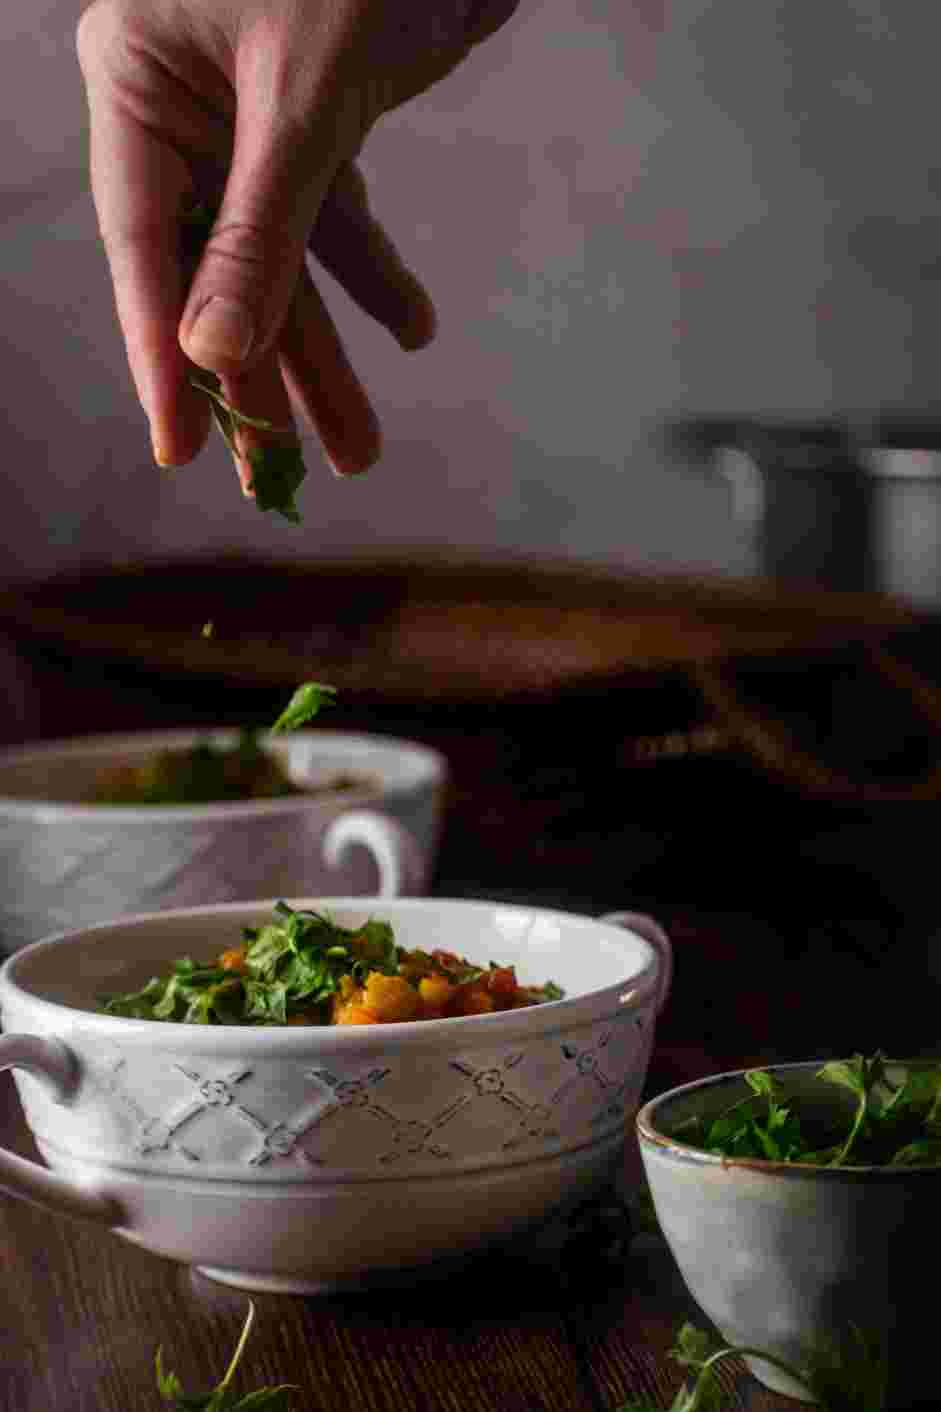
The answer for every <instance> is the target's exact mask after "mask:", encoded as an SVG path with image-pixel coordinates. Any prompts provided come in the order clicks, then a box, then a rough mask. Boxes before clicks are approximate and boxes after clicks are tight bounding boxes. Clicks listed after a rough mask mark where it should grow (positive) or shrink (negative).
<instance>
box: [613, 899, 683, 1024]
mask: <svg viewBox="0 0 941 1412" xmlns="http://www.w3.org/2000/svg"><path fill="white" fill-rule="evenodd" d="M598 920H599V922H611V923H613V924H614V925H615V926H616V927H626V928H627V929H628V930H629V931H632V932H636V933H637V935H638V936H640V937H643V939H644V941H647V942H649V943H650V945H651V946H652V947H653V949H654V951H655V952H656V953H657V971H658V986H657V1014H658V1015H659V1013H660V1011H661V1010H662V1009H663V1007H664V1005H665V1004H666V1002H667V996H668V995H669V994H670V986H671V985H672V984H673V947H672V946H671V944H670V938H669V937H668V936H667V934H666V932H665V931H664V930H663V928H662V927H661V926H660V924H659V922H655V921H654V919H653V917H647V916H645V915H644V913H643V912H606V913H605V914H604V916H603V917H599V918H598Z"/></svg>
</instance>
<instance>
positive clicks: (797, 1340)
mask: <svg viewBox="0 0 941 1412" xmlns="http://www.w3.org/2000/svg"><path fill="white" fill-rule="evenodd" d="M822 1062H823V1061H817V1062H814V1063H801V1064H781V1065H770V1066H769V1071H770V1072H771V1073H772V1074H775V1075H776V1076H777V1077H779V1078H780V1079H781V1081H782V1083H783V1084H785V1085H786V1087H787V1089H788V1091H789V1092H794V1093H797V1094H799V1095H800V1098H799V1104H800V1109H801V1111H802V1112H807V1111H808V1106H809V1105H810V1106H815V1107H816V1109H817V1111H818V1112H820V1113H821V1114H826V1113H839V1114H842V1115H845V1116H846V1117H847V1118H848V1116H849V1114H850V1113H851V1112H852V1111H853V1109H854V1100H853V1096H852V1094H851V1093H850V1092H849V1091H848V1090H846V1089H841V1088H839V1087H837V1086H835V1085H832V1084H825V1083H823V1082H822V1081H821V1080H819V1079H816V1078H815V1077H814V1075H815V1074H816V1073H817V1072H818V1070H819V1069H820V1067H821V1064H822ZM749 1093H751V1089H749V1088H748V1086H747V1085H746V1084H745V1082H744V1079H743V1077H742V1071H736V1072H734V1073H728V1074H718V1075H715V1076H713V1077H711V1078H707V1079H701V1080H698V1081H697V1082H695V1083H690V1084H684V1085H683V1086H682V1087H681V1088H676V1089H672V1090H670V1092H669V1093H665V1094H663V1095H661V1096H660V1097H659V1098H656V1099H654V1100H653V1101H652V1102H650V1103H647V1104H645V1105H644V1107H643V1108H642V1109H641V1111H640V1113H639V1115H638V1118H637V1131H638V1136H639V1139H640V1151H641V1157H642V1159H643V1165H644V1169H645V1172H646V1175H647V1180H648V1183H649V1186H650V1193H651V1196H652V1198H653V1203H654V1206H655V1208H656V1212H657V1218H658V1220H659V1223H660V1226H661V1228H662V1230H663V1233H664V1236H665V1237H666V1240H667V1243H668V1244H669V1246H670V1248H671V1250H672V1252H673V1254H674V1256H675V1258H676V1261H677V1264H678V1265H679V1268H680V1272H681V1274H682V1276H683V1278H684V1280H685V1282H686V1284H687V1286H688V1288H689V1290H690V1293H691V1294H692V1295H693V1297H694V1299H695V1300H696V1301H697V1303H698V1304H699V1305H700V1306H701V1307H702V1309H703V1311H704V1312H705V1314H706V1315H708V1317H709V1318H710V1319H711V1320H712V1322H713V1323H714V1324H715V1325H716V1327H717V1328H718V1329H719V1330H720V1332H721V1333H722V1335H723V1337H724V1338H725V1339H726V1340H727V1341H728V1342H729V1343H731V1344H738V1345H746V1346H750V1347H752V1348H755V1347H757V1348H764V1349H767V1350H768V1352H769V1353H778V1354H779V1355H780V1356H781V1357H783V1358H784V1359H785V1360H787V1361H788V1362H789V1363H790V1364H791V1365H792V1366H795V1365H796V1366H797V1367H801V1366H804V1365H803V1357H804V1354H805V1352H806V1351H808V1350H812V1349H814V1348H815V1347H818V1346H819V1344H820V1340H821V1338H826V1337H827V1336H831V1337H833V1338H836V1339H839V1338H840V1337H842V1336H845V1335H846V1333H847V1330H848V1328H849V1326H850V1325H851V1324H852V1323H856V1324H857V1325H858V1326H859V1328H860V1329H862V1330H864V1331H866V1333H867V1334H870V1335H871V1334H876V1335H878V1336H879V1337H880V1338H884V1339H885V1341H886V1343H887V1346H888V1355H889V1393H888V1400H887V1404H886V1405H887V1406H888V1407H890V1408H899V1409H901V1408H908V1407H912V1406H917V1405H922V1404H925V1405H931V1406H937V1405H938V1402H939V1396H938V1386H937V1372H936V1369H935V1368H934V1364H933V1359H932V1357H931V1352H932V1350H933V1349H934V1347H935V1343H936V1339H937V1334H936V1332H935V1325H936V1322H937V1318H936V1306H935V1304H934V1293H933V1283H931V1284H928V1283H926V1281H925V1279H923V1278H922V1275H924V1276H927V1278H928V1280H929V1281H930V1280H931V1276H932V1273H933V1270H934V1268H935V1261H936V1259H937V1256H938V1253H939V1239H938V1229H939V1223H938V1205H939V1200H941V1168H938V1167H933V1168H931V1167H923V1168H911V1167H909V1168H905V1167H855V1168H850V1167H844V1168H833V1167H819V1166H809V1165H808V1166H804V1165H803V1164H796V1163H786V1162H766V1161H758V1160H744V1159H734V1158H722V1157H719V1156H714V1155H711V1154H710V1153H707V1152H702V1151H700V1150H697V1149H696V1148H694V1147H690V1146H689V1145H688V1144H687V1143H685V1142H682V1141H678V1140H677V1139H676V1138H675V1137H673V1136H672V1134H673V1133H674V1132H675V1130H676V1128H677V1126H678V1125H679V1124H681V1123H683V1122H684V1121H685V1120H686V1119H688V1118H689V1117H691V1116H693V1115H694V1114H702V1115H705V1116H715V1115H716V1114H718V1113H719V1112H720V1111H722V1110H723V1109H725V1108H727V1107H728V1106H729V1105H730V1104H732V1103H733V1102H735V1101H736V1100H737V1099H739V1098H743V1097H745V1096H746V1095H747V1094H749ZM746 1361H747V1362H748V1365H749V1368H750V1369H751V1371H752V1373H753V1374H754V1375H755V1377H756V1378H758V1379H759V1381H760V1382H762V1383H764V1384H765V1385H766V1386H767V1387H769V1388H771V1389H772V1391H774V1392H779V1393H783V1394H785V1395H787V1396H790V1397H797V1398H800V1399H803V1400H808V1399H809V1397H810V1393H809V1391H808V1389H807V1387H806V1386H804V1385H803V1384H802V1383H798V1382H796V1381H794V1380H792V1379H790V1378H788V1377H786V1376H785V1375H784V1374H783V1373H781V1372H780V1371H779V1370H777V1369H776V1368H774V1366H773V1365H772V1364H770V1363H768V1362H765V1361H762V1360H760V1359H752V1358H750V1359H748V1360H746Z"/></svg>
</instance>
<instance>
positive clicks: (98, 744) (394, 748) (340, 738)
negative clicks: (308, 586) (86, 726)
mask: <svg viewBox="0 0 941 1412" xmlns="http://www.w3.org/2000/svg"><path fill="white" fill-rule="evenodd" d="M238 736H239V728H238V727H237V726H199V727H180V728H176V729H172V728H171V729H167V730H157V731H150V730H145V731H133V732H107V733H101V734H97V735H88V736H75V737H74V738H68V739H61V740H49V741H40V742H36V743H33V744H30V745H19V746H13V747H7V748H4V749H2V750H0V814H3V815H4V816H6V817H7V818H28V819H32V820H36V821H39V822H42V823H63V822H72V821H74V822H76V823H93V822H94V823H101V824H104V823H108V824H115V823H119V822H122V823H126V824H140V823H154V824H157V823H167V822H181V823H182V822H185V821H186V822H189V821H195V820H197V819H216V820H225V819H236V818H243V817H249V818H258V817H261V818H264V817H266V816H270V815H275V816H278V815H284V814H296V813H303V812H305V811H307V810H310V809H312V808H314V809H320V810H326V811H328V812H333V811H335V810H337V809H342V810H343V812H346V810H347V809H348V808H350V807H361V806H363V805H365V804H370V803H377V802H379V801H384V800H389V799H402V798H409V797H411V796H412V795H414V794H415V792H416V791H417V790H418V789H421V788H422V787H424V786H426V785H428V784H431V785H433V786H440V785H443V784H444V783H445V782H446V780H447V778H448V763H447V760H446V758H445V756H444V755H442V754H441V752H440V751H438V750H435V749H434V747H432V746H429V745H424V744H422V743H421V742H419V741H415V740H408V739H406V738H405V737H403V736H391V735H388V736H387V735H381V734H379V733H378V732H366V731H327V730H319V729H309V730H308V729H301V730H296V731H291V732H290V733H289V734H288V733H284V734H277V735H276V734H275V733H274V732H273V731H270V730H266V731H259V732H258V738H259V743H260V744H261V746H262V748H266V747H268V746H272V747H275V748H278V749H280V748H282V747H283V749H284V750H285V751H290V750H291V749H292V748H294V747H295V746H297V747H300V746H305V745H314V746H316V744H318V743H319V744H321V745H323V746H325V747H327V748H328V749H333V750H336V751H337V756H338V764H339V761H340V759H341V758H342V757H341V752H342V749H343V747H344V746H345V747H347V748H350V747H355V748H357V749H367V748H372V749H375V750H376V751H377V753H379V752H381V751H383V750H384V751H386V753H387V754H388V755H390V756H397V757H399V758H400V759H402V760H406V761H408V762H409V763H410V764H411V765H412V766H413V767H414V769H413V774H412V777H411V778H409V779H408V780H400V781H394V780H389V779H383V778H382V776H381V774H380V773H379V771H378V769H377V768H376V767H372V774H373V776H374V779H375V780H376V781H377V783H373V782H372V781H367V782H366V783H364V785H363V786H362V788H355V789H350V790H343V791H339V790H335V791H328V792H324V793H319V794H314V793H311V794H296V795H285V796H283V797H282V798H278V799H226V800H215V801H214V802H212V803H205V804H155V805H149V804H148V805H134V804H95V803H91V802H87V801H86V802H79V801H66V800H55V799H44V798H42V796H37V797H35V798H26V797H24V796H22V795H5V794H3V792H2V790H3V783H2V771H3V769H4V768H5V767H6V766H23V765H29V764H31V763H33V762H34V761H35V762H37V763H46V762H49V761H53V760H57V759H58V760H62V761H68V759H69V757H72V758H78V759H81V760H83V761H84V760H89V759H94V758H95V757H97V756H102V757H107V756H108V755H109V754H111V753H118V752H125V753H127V752H130V753H136V752H138V751H139V752H140V753H141V754H145V755H146V754H147V753H150V752H155V751H158V750H164V749H166V750H174V749H184V750H185V749H188V748H189V747H190V746H192V745H196V744H198V743H199V742H200V741H203V740H222V741H229V740H231V741H232V743H233V744H234V743H235V742H236V741H237V740H238ZM369 768H370V767H368V766H365V765H364V766H363V771H364V774H366V773H368V772H369Z"/></svg>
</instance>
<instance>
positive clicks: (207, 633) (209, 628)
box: [203, 618, 216, 637]
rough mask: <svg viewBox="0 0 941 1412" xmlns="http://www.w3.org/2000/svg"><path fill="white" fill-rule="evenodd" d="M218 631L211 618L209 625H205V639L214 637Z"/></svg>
mask: <svg viewBox="0 0 941 1412" xmlns="http://www.w3.org/2000/svg"><path fill="white" fill-rule="evenodd" d="M215 630H216V625H215V623H214V622H213V621H212V619H211V618H210V620H209V622H208V623H203V637H212V635H213V633H214V632H215Z"/></svg>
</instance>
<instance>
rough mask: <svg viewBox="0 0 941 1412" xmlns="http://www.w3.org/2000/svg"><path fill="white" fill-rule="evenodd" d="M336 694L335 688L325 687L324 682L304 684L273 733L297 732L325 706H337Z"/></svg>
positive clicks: (283, 712)
mask: <svg viewBox="0 0 941 1412" xmlns="http://www.w3.org/2000/svg"><path fill="white" fill-rule="evenodd" d="M336 694H337V689H336V687H335V686H325V685H324V684H323V682H319V681H307V682H304V684H303V685H302V686H299V687H298V688H297V690H296V691H295V693H294V695H293V696H292V697H291V699H290V701H289V702H288V704H287V705H286V706H285V708H284V710H283V711H282V712H281V714H280V716H279V717H278V719H277V720H276V721H275V723H274V725H273V726H272V727H271V729H272V731H294V730H297V728H298V726H303V725H305V724H306V723H307V721H312V720H313V719H314V717H315V716H316V715H317V714H318V713H319V712H320V711H322V710H323V708H324V707H325V706H333V705H335V704H336V703H335V701H334V697H335V696H336Z"/></svg>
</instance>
